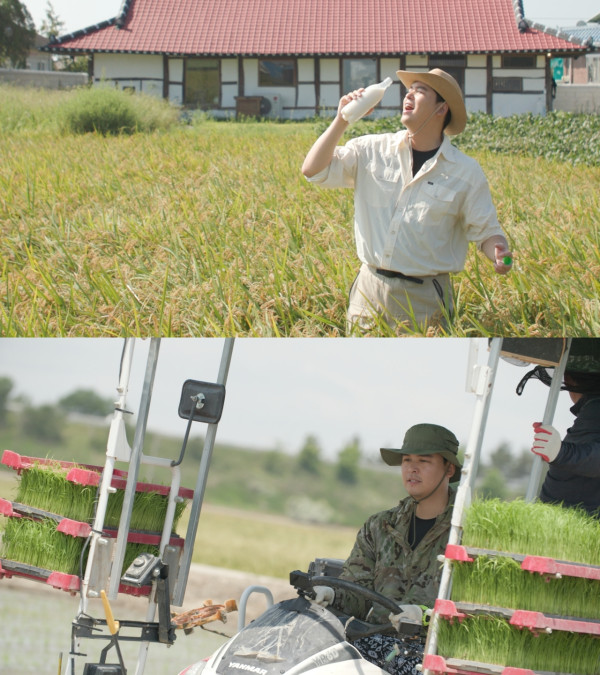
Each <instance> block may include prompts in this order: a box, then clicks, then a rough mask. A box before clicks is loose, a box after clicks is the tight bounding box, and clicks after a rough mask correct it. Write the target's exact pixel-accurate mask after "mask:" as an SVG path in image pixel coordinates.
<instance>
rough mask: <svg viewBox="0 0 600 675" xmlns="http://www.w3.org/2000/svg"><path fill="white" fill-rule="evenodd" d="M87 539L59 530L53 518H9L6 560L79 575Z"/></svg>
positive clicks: (4, 547)
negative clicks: (80, 562)
mask: <svg viewBox="0 0 600 675" xmlns="http://www.w3.org/2000/svg"><path fill="white" fill-rule="evenodd" d="M84 542H85V539H83V538H82V537H71V536H69V535H67V534H63V533H62V532H58V531H57V530H56V522H54V521H53V520H49V519H44V520H39V521H35V520H29V519H27V518H8V519H7V522H6V526H5V529H4V533H3V536H2V544H1V548H0V550H1V551H2V558H6V559H8V560H14V561H16V562H20V563H25V564H27V565H33V566H34V567H41V568H43V569H46V570H50V571H53V572H64V573H65V574H74V575H78V574H79V561H80V558H81V552H82V550H83V545H84Z"/></svg>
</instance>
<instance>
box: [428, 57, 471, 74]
mask: <svg viewBox="0 0 600 675" xmlns="http://www.w3.org/2000/svg"><path fill="white" fill-rule="evenodd" d="M428 63H429V68H441V69H442V70H447V69H448V68H466V66H467V57H466V55H465V54H431V55H430V56H429V59H428Z"/></svg>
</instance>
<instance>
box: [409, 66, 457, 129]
mask: <svg viewBox="0 0 600 675" xmlns="http://www.w3.org/2000/svg"><path fill="white" fill-rule="evenodd" d="M396 75H398V78H399V79H400V81H401V82H402V84H403V85H404V86H405V87H406V88H407V89H409V88H410V86H411V85H412V83H413V82H423V83H425V84H427V85H428V86H430V87H431V88H432V89H433V90H434V91H437V93H438V94H439V95H440V96H441V97H442V98H443V99H444V101H446V103H447V104H448V108H450V113H451V114H452V119H451V120H450V124H449V125H448V126H447V127H446V128H445V129H444V131H445V133H447V134H448V136H456V135H457V134H460V132H461V131H463V130H464V128H465V125H466V124H467V110H466V108H465V102H464V101H463V96H462V92H461V90H460V86H459V84H458V82H457V81H456V80H455V79H454V78H453V77H452V75H450V74H448V73H447V72H445V71H444V70H440V69H439V68H434V69H433V70H430V71H429V72H426V73H425V72H421V73H415V72H413V71H411V70H397V71H396Z"/></svg>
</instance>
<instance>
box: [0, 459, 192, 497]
mask: <svg viewBox="0 0 600 675" xmlns="http://www.w3.org/2000/svg"><path fill="white" fill-rule="evenodd" d="M2 464H4V465H5V466H7V467H9V468H10V469H14V470H15V471H16V472H17V473H19V474H20V473H21V472H22V471H27V469H31V468H33V467H35V466H36V465H41V466H60V467H61V468H63V469H64V470H65V473H66V476H65V478H66V480H68V481H70V482H72V483H76V484H78V485H89V486H92V487H97V486H98V485H99V484H100V478H101V477H102V471H103V470H104V469H103V467H101V466H94V465H91V464H75V463H73V462H63V461H60V460H55V459H44V458H40V457H25V456H23V455H19V454H18V453H16V452H13V451H12V450H5V451H4V453H3V454H2ZM126 486H127V471H122V470H120V469H114V470H113V477H112V481H111V487H113V488H116V489H117V490H124V489H125V487H126ZM135 491H136V492H157V493H158V494H160V495H163V496H165V497H166V496H168V494H169V492H170V487H169V486H168V485H156V484H153V483H136V487H135ZM178 495H179V497H181V498H182V499H193V498H194V491H193V490H191V489H189V488H184V487H182V488H180V489H179V492H178Z"/></svg>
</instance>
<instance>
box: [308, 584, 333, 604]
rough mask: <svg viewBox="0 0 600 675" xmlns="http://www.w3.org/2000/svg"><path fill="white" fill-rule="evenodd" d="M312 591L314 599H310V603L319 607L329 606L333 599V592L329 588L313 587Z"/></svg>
mask: <svg viewBox="0 0 600 675" xmlns="http://www.w3.org/2000/svg"><path fill="white" fill-rule="evenodd" d="M313 591H314V592H315V597H314V600H313V599H311V602H314V603H315V604H316V605H321V607H327V605H331V603H332V602H333V601H334V599H335V591H334V590H333V588H331V587H330V586H314V588H313Z"/></svg>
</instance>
